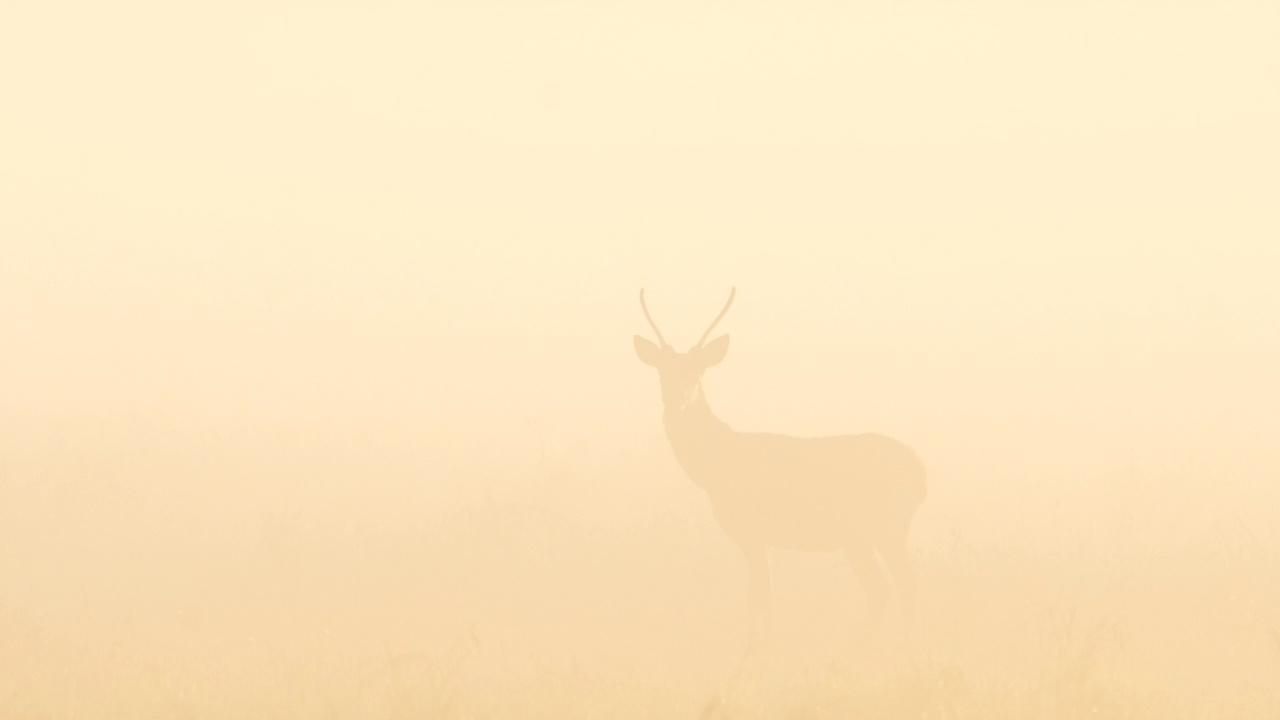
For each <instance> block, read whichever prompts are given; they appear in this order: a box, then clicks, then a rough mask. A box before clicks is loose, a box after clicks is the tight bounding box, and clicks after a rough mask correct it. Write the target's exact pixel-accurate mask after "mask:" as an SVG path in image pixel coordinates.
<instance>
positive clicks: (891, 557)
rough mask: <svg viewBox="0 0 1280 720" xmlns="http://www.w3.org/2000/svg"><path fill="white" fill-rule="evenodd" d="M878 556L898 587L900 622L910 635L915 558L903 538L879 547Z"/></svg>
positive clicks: (912, 614) (914, 600) (914, 583)
mask: <svg viewBox="0 0 1280 720" xmlns="http://www.w3.org/2000/svg"><path fill="white" fill-rule="evenodd" d="M880 557H882V558H884V564H885V567H886V568H887V569H888V570H889V575H890V577H892V578H893V584H894V586H895V587H897V589H898V597H899V602H900V603H901V604H902V624H903V627H904V629H905V630H906V633H907V635H908V636H910V635H911V632H912V626H913V625H914V623H915V605H916V568H915V559H914V558H912V557H911V550H910V549H908V548H907V544H906V542H905V541H903V540H894V541H893V542H891V543H889V544H888V545H887V546H886V547H881V548H880Z"/></svg>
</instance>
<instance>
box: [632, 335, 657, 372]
mask: <svg viewBox="0 0 1280 720" xmlns="http://www.w3.org/2000/svg"><path fill="white" fill-rule="evenodd" d="M635 342H636V357H638V358H640V362H642V363H644V364H645V365H653V366H655V367H656V366H657V364H658V358H659V357H661V356H662V350H661V348H659V347H658V346H657V345H655V344H653V343H652V342H651V341H649V340H645V339H644V338H642V337H640V336H639V335H636V337H635Z"/></svg>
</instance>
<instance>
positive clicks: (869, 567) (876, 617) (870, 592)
mask: <svg viewBox="0 0 1280 720" xmlns="http://www.w3.org/2000/svg"><path fill="white" fill-rule="evenodd" d="M844 555H845V557H846V558H847V559H848V560H849V567H851V568H853V574H854V575H856V576H857V577H858V582H860V583H862V590H863V592H864V593H865V594H866V598H867V610H866V615H865V617H864V619H863V627H862V636H861V639H863V640H866V639H867V638H869V637H870V636H871V633H872V631H873V630H875V628H876V627H877V626H878V625H879V624H880V619H881V618H882V617H883V616H884V610H885V606H886V605H888V602H889V584H888V582H887V581H886V580H885V577H884V571H883V570H881V569H880V563H878V562H877V561H876V556H875V553H874V552H873V550H872V548H871V546H870V545H861V544H859V545H856V546H854V547H850V548H846V549H845V551H844Z"/></svg>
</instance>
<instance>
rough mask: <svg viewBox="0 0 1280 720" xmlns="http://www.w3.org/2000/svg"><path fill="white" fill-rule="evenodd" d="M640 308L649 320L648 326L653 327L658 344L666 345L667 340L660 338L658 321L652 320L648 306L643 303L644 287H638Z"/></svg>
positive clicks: (660, 332)
mask: <svg viewBox="0 0 1280 720" xmlns="http://www.w3.org/2000/svg"><path fill="white" fill-rule="evenodd" d="M640 309H641V310H644V319H645V320H648V321H649V327H651V328H653V334H654V335H657V336H658V344H659V345H661V346H662V347H668V345H667V341H666V340H664V339H663V338H662V331H661V330H659V329H658V323H656V322H654V321H653V317H652V316H650V315H649V306H648V305H645V304H644V288H640Z"/></svg>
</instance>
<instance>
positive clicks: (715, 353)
mask: <svg viewBox="0 0 1280 720" xmlns="http://www.w3.org/2000/svg"><path fill="white" fill-rule="evenodd" d="M728 352H729V336H728V335H721V336H720V337H718V338H716V339H715V340H712V341H711V342H709V343H707V344H706V345H703V346H702V350H700V351H699V354H700V355H701V356H702V364H703V366H704V367H711V366H712V365H719V364H720V361H721V360H724V356H725V354H726V353H728Z"/></svg>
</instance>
